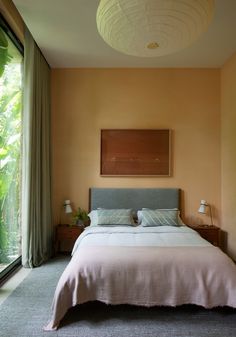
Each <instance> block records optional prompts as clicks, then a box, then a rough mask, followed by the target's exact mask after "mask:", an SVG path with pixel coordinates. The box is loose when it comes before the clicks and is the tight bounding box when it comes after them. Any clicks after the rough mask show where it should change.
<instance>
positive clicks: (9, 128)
mask: <svg viewBox="0 0 236 337" xmlns="http://www.w3.org/2000/svg"><path fill="white" fill-rule="evenodd" d="M22 59H23V58H22V54H21V53H20V51H19V50H18V48H17V47H16V46H15V44H14V43H13V42H12V40H11V39H10V38H9V36H8V35H7V34H6V33H5V30H3V29H2V28H1V27H0V272H1V270H2V269H3V268H4V267H5V266H7V265H9V264H10V263H11V262H13V261H14V260H15V259H17V258H18V257H19V256H20V255H21V244H20V242H21V235H20V190H21V186H20V181H21V170H20V162H21V108H22V87H21V85H22Z"/></svg>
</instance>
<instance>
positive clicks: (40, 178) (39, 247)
mask: <svg viewBox="0 0 236 337" xmlns="http://www.w3.org/2000/svg"><path fill="white" fill-rule="evenodd" d="M23 91H24V99H23V161H22V264H23V266H24V267H29V268H33V267H37V266H39V265H40V264H42V263H43V262H44V261H46V260H47V259H48V258H49V257H50V255H51V245H52V216H51V145H50V67H49V66H48V64H47V62H46V61H45V59H44V57H43V55H42V53H41V51H40V49H39V48H38V46H37V45H36V43H35V41H34V39H33V37H32V35H31V34H30V32H29V31H28V29H27V28H26V31H25V48H24V83H23Z"/></svg>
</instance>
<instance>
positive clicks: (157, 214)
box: [141, 209, 180, 227]
mask: <svg viewBox="0 0 236 337" xmlns="http://www.w3.org/2000/svg"><path fill="white" fill-rule="evenodd" d="M178 218H179V210H177V209H176V210H174V209H173V210H160V209H156V210H151V209H144V210H142V211H141V219H142V221H141V226H143V227H152V226H180V224H179V221H178Z"/></svg>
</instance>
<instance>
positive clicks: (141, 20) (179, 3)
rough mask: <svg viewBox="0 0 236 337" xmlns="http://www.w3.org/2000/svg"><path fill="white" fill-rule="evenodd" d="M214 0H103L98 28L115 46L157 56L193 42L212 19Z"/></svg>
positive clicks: (118, 48)
mask: <svg viewBox="0 0 236 337" xmlns="http://www.w3.org/2000/svg"><path fill="white" fill-rule="evenodd" d="M213 12H214V0H197V1H196V0H184V1H183V0H100V3H99V6H98V9H97V17H96V20H97V28H98V32H99V34H100V35H101V36H102V38H103V39H104V41H105V42H106V43H107V44H108V45H110V46H111V47H112V48H114V49H116V50H118V51H120V52H122V53H125V54H128V55H134V56H141V57H156V56H161V55H167V54H171V53H174V52H176V51H178V50H181V49H183V48H185V47H187V46H189V45H190V44H192V43H193V42H194V41H195V40H196V39H197V38H198V37H199V36H200V35H201V34H202V33H203V32H205V31H206V30H207V28H208V26H209V24H210V22H211V19H212V17H213Z"/></svg>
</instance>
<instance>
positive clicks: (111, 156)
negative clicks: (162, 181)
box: [100, 129, 171, 176]
mask: <svg viewBox="0 0 236 337" xmlns="http://www.w3.org/2000/svg"><path fill="white" fill-rule="evenodd" d="M170 161H171V132H170V130H169V129H159V130H154V129H137V130H136V129H113V130H107V129H103V130H101V162H100V174H101V175H102V176H170V167H171V162H170Z"/></svg>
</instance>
